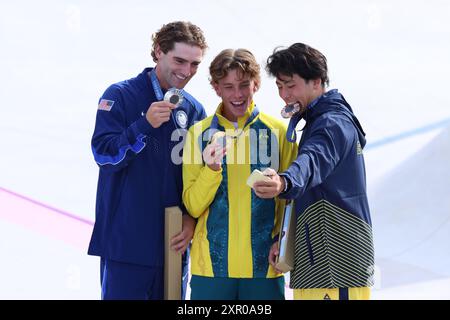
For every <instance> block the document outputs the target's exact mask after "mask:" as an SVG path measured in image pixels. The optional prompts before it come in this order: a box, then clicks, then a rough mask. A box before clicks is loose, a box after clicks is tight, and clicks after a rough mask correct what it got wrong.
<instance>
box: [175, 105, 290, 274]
mask: <svg viewBox="0 0 450 320" xmlns="http://www.w3.org/2000/svg"><path fill="white" fill-rule="evenodd" d="M214 119H216V120H218V121H217V124H216V125H214V123H215V120H214ZM215 130H219V131H225V132H226V133H227V134H228V135H229V136H231V137H233V138H232V139H231V142H230V145H229V147H228V150H227V155H226V156H225V157H224V159H223V164H222V169H221V170H220V171H213V170H211V169H210V168H209V167H208V166H207V165H205V164H204V163H203V162H202V150H203V149H204V148H205V147H206V145H207V143H208V141H209V138H210V136H211V134H210V133H211V131H212V132H214V131H215ZM285 135H286V127H285V125H284V124H283V123H282V122H281V121H279V120H276V119H274V118H272V117H270V116H268V115H266V114H264V113H258V111H257V109H256V108H255V106H254V104H253V103H252V104H251V106H250V107H249V109H248V110H247V114H246V116H244V117H242V118H239V119H238V129H235V127H234V125H233V124H232V123H231V122H230V121H228V120H227V119H226V118H224V117H223V116H222V106H221V105H220V106H219V107H218V109H217V111H216V114H215V116H213V117H208V118H206V119H205V120H203V121H201V122H199V123H197V124H196V125H194V126H192V127H191V128H190V129H189V132H188V136H187V138H186V145H185V149H184V154H183V184H184V189H183V201H184V204H185V206H186V208H187V210H188V212H189V213H190V214H191V215H192V216H193V217H195V218H198V222H197V226H196V229H195V234H194V238H193V240H192V247H191V268H192V269H191V270H192V274H194V275H199V276H206V277H230V278H273V277H276V276H278V275H277V274H276V273H275V272H274V270H273V269H272V267H271V266H269V263H268V254H269V250H270V247H271V245H272V243H273V238H274V236H275V235H276V234H277V233H278V232H279V227H280V226H279V225H280V223H281V221H280V220H281V214H282V212H283V209H284V200H278V199H276V200H275V199H260V198H258V197H257V196H256V195H255V193H254V191H253V190H252V189H251V188H250V187H249V186H248V185H247V184H246V181H247V178H248V176H249V175H250V173H251V172H252V171H253V170H254V169H259V170H264V169H265V168H267V167H272V168H273V169H275V170H277V171H278V170H285V169H287V168H288V166H289V164H290V163H291V161H292V160H293V159H295V155H296V149H297V145H296V144H295V143H290V142H288V141H287V140H286V138H285ZM268 155H269V156H268Z"/></svg>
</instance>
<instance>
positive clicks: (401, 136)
mask: <svg viewBox="0 0 450 320" xmlns="http://www.w3.org/2000/svg"><path fill="white" fill-rule="evenodd" d="M448 125H450V118H447V119H444V120H441V121H439V122H435V123H432V124H429V125H426V126H424V127H420V128H416V129H412V130H409V131H406V132H402V133H400V134H396V135H393V136H390V137H387V138H384V139H381V140H378V141H375V142H372V143H368V144H367V145H366V147H365V148H364V149H365V150H371V149H375V148H378V147H382V146H384V145H386V144H389V143H393V142H396V141H399V140H403V139H406V138H410V137H412V136H415V135H419V134H423V133H426V132H428V131H432V130H435V129H439V128H441V127H446V126H448Z"/></svg>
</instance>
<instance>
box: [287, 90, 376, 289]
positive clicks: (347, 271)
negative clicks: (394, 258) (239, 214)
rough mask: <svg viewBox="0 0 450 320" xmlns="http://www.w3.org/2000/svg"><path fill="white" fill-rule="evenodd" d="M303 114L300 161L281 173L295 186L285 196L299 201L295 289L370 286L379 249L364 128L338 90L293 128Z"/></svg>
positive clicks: (293, 275) (309, 109)
mask: <svg viewBox="0 0 450 320" xmlns="http://www.w3.org/2000/svg"><path fill="white" fill-rule="evenodd" d="M302 117H303V118H304V119H305V120H306V125H305V127H304V130H303V134H302V137H301V140H300V144H299V149H298V150H299V151H298V156H297V159H296V160H295V161H294V162H293V163H292V164H291V166H290V167H289V169H288V170H287V171H285V172H284V173H282V174H281V175H285V176H286V177H287V178H288V179H289V180H290V182H291V184H292V186H291V188H290V189H289V190H288V191H287V192H286V193H284V194H283V193H282V194H281V195H280V197H282V198H286V199H295V210H296V213H297V228H296V242H295V268H294V270H293V271H292V272H291V287H293V288H296V289H301V288H347V287H365V286H370V285H371V284H372V281H373V280H372V275H373V267H374V251H373V239H372V223H371V218H370V212H369V205H368V200H367V193H366V173H365V165H364V157H363V151H362V150H363V148H364V145H365V144H366V139H365V137H364V136H365V134H364V131H363V129H362V127H361V125H360V124H359V121H358V120H357V118H356V117H355V115H354V114H353V112H352V109H351V107H350V105H349V104H348V103H347V102H346V101H345V99H344V97H343V96H342V95H341V94H340V93H339V92H338V91H337V90H331V91H329V92H327V93H325V94H323V95H322V96H320V97H319V98H317V99H316V100H314V101H313V102H312V103H311V104H310V105H309V106H308V107H307V110H306V111H305V112H304V113H303V114H302V115H295V116H294V117H293V118H292V119H291V123H290V125H289V128H295V126H296V125H297V123H298V122H299V121H300V119H301V118H302ZM291 134H292V132H289V130H288V136H289V135H291Z"/></svg>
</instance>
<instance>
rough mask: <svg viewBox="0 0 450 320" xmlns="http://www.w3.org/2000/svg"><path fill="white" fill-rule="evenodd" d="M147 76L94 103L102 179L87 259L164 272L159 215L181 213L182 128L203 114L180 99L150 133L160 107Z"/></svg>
mask: <svg viewBox="0 0 450 320" xmlns="http://www.w3.org/2000/svg"><path fill="white" fill-rule="evenodd" d="M151 70H152V69H150V68H147V69H145V70H144V71H143V72H142V73H141V74H139V75H138V76H137V77H135V78H132V79H129V80H126V81H123V82H119V83H116V84H113V85H112V86H110V87H109V88H108V89H107V90H106V91H105V93H104V94H103V96H102V97H101V99H100V103H99V109H98V111H97V118H96V124H95V131H94V135H93V137H92V152H93V154H94V158H95V161H96V162H97V164H98V166H99V167H100V172H99V179H98V190H97V201H96V218H95V225H94V230H93V234H92V238H91V242H90V245H89V250H88V253H89V254H91V255H98V256H101V257H104V258H108V259H111V260H116V261H122V262H128V263H135V264H140V265H148V266H162V265H163V262H164V257H163V254H164V252H163V250H164V242H163V239H164V238H163V237H164V234H163V233H164V208H165V207H168V206H176V205H177V206H180V207H182V199H181V195H182V190H183V189H182V172H181V170H182V158H181V149H182V146H183V144H182V142H184V139H183V137H182V135H183V130H182V129H184V128H186V129H187V128H188V127H189V126H190V125H192V124H193V123H194V122H196V121H199V120H202V119H204V118H205V116H206V114H205V111H204V109H203V106H202V105H201V104H200V103H199V102H198V101H197V100H195V99H194V98H193V97H192V96H190V95H189V94H188V93H187V92H183V95H184V97H185V99H184V102H183V104H182V105H181V106H179V107H178V108H176V109H175V110H173V111H172V117H171V120H170V121H168V122H166V123H164V124H163V125H162V126H161V127H159V128H156V129H155V128H153V127H152V126H151V125H150V123H149V122H148V121H147V120H146V117H145V113H146V112H147V110H148V108H149V106H150V105H151V104H152V103H153V102H155V101H157V100H158V99H157V96H156V93H155V90H154V85H153V84H152V82H151V79H150V77H149V72H151ZM157 85H158V86H159V84H157ZM176 129H179V130H178V131H177V132H175V133H174V131H175V130H176ZM185 134H186V131H184V137H185ZM180 142H181V144H180Z"/></svg>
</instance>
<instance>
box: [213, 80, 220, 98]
mask: <svg viewBox="0 0 450 320" xmlns="http://www.w3.org/2000/svg"><path fill="white" fill-rule="evenodd" d="M212 87H213V88H214V91H216V94H217V95H218V96H219V97H220V98H222V91H221V90H220V87H219V84H218V83H217V82H213V83H212Z"/></svg>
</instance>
